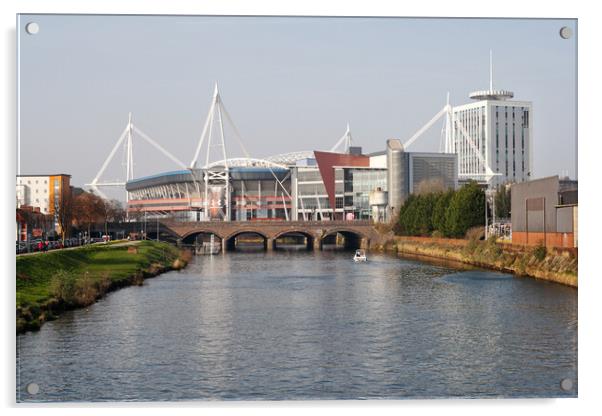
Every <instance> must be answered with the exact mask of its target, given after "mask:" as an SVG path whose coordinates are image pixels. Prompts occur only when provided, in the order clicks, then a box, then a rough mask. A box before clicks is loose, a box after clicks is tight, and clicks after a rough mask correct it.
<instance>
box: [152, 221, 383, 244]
mask: <svg viewBox="0 0 602 416" xmlns="http://www.w3.org/2000/svg"><path fill="white" fill-rule="evenodd" d="M162 224H163V225H164V226H165V227H166V228H168V229H170V230H171V231H172V232H173V233H174V235H175V236H177V238H180V239H186V238H187V237H190V236H192V235H195V234H201V233H206V234H214V235H216V236H217V237H218V238H220V239H221V240H229V239H231V238H234V237H236V236H237V235H238V234H241V233H256V234H259V235H261V236H263V237H264V238H265V239H266V241H267V245H268V247H271V246H273V240H275V239H276V238H278V237H280V236H282V235H284V234H287V233H302V234H305V235H307V236H309V237H311V238H312V239H313V240H314V242H315V244H316V245H319V244H320V242H321V241H322V239H323V238H324V237H326V236H328V235H331V234H333V233H337V232H338V233H350V234H355V235H356V236H358V237H359V238H360V239H361V241H362V245H363V246H364V247H369V245H370V243H371V242H376V241H378V240H379V239H380V234H379V233H378V232H377V231H376V229H375V228H374V226H373V225H372V222H371V221H366V220H357V221H229V222H227V221H219V222H218V221H200V222H182V221H174V220H171V221H169V220H168V221H162Z"/></svg>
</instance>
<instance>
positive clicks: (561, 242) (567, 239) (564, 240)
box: [512, 231, 575, 247]
mask: <svg viewBox="0 0 602 416" xmlns="http://www.w3.org/2000/svg"><path fill="white" fill-rule="evenodd" d="M544 238H545V245H546V247H574V245H575V238H574V234H573V233H552V232H549V233H545V234H544V233H535V232H529V233H527V232H524V231H513V232H512V244H520V245H529V246H536V245H538V244H542V243H543V242H544Z"/></svg>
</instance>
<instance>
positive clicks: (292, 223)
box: [159, 219, 372, 227]
mask: <svg viewBox="0 0 602 416" xmlns="http://www.w3.org/2000/svg"><path fill="white" fill-rule="evenodd" d="M159 221H160V222H161V223H163V224H165V225H190V224H197V225H202V224H211V225H224V226H228V225H230V226H232V225H235V224H236V225H245V224H246V225H252V226H256V225H259V226H261V225H265V226H271V225H283V226H306V227H326V226H327V227H332V226H347V227H353V226H369V225H372V221H371V220H325V221H286V220H285V219H269V220H266V221H263V219H262V220H257V219H254V220H252V221H251V220H250V221H221V220H220V221H182V220H177V219H162V220H159Z"/></svg>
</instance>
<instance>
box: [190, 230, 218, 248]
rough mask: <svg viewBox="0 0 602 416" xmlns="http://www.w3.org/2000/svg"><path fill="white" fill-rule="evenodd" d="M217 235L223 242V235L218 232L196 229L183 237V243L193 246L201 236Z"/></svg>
mask: <svg viewBox="0 0 602 416" xmlns="http://www.w3.org/2000/svg"><path fill="white" fill-rule="evenodd" d="M211 234H213V235H215V236H216V237H217V238H219V239H220V241H221V240H223V235H221V234H220V233H218V232H217V231H215V230H213V229H211V228H198V229H194V230H191V231H189V232H187V233H185V234H184V235H183V236H182V237H181V241H182V243H184V244H193V243H194V241H195V240H196V237H197V236H199V235H211Z"/></svg>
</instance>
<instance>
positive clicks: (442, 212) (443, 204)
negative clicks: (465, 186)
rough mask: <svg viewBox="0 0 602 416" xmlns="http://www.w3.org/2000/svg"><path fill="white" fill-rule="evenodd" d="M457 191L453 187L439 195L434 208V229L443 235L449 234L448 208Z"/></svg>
mask: <svg viewBox="0 0 602 416" xmlns="http://www.w3.org/2000/svg"><path fill="white" fill-rule="evenodd" d="M454 194H455V191H454V190H453V189H450V190H448V191H447V192H443V193H441V194H438V195H437V201H436V202H435V206H434V208H433V229H434V230H437V231H439V232H440V233H441V234H442V235H448V232H447V223H446V220H445V218H446V215H447V208H448V207H449V204H450V202H451V199H452V197H453V196H454Z"/></svg>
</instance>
